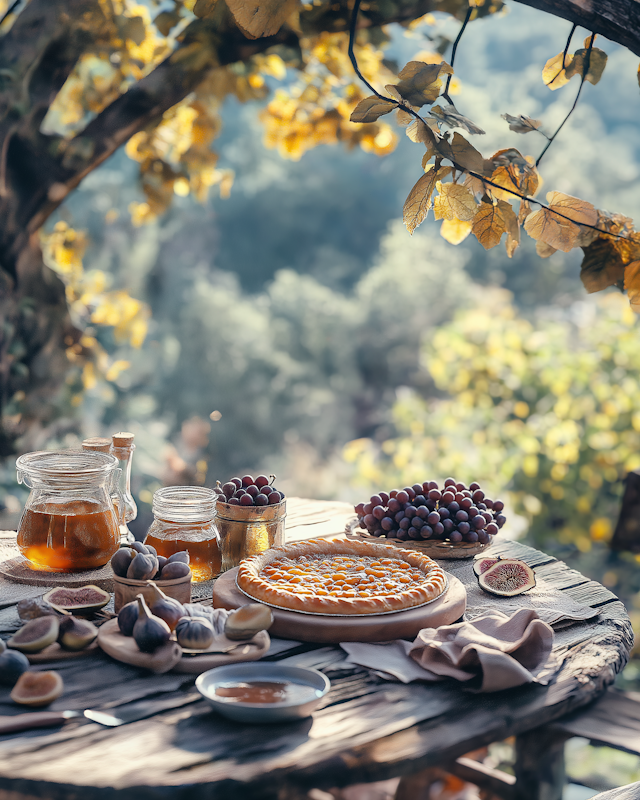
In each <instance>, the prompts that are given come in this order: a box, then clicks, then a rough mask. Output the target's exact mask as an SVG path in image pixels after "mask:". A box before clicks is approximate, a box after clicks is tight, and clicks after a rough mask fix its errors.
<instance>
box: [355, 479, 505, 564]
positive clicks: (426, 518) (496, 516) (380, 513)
mask: <svg viewBox="0 0 640 800" xmlns="http://www.w3.org/2000/svg"><path fill="white" fill-rule="evenodd" d="M354 510H355V512H356V514H357V519H354V520H352V521H350V522H349V523H348V524H347V534H348V535H349V536H350V537H355V538H358V539H364V540H371V538H372V537H375V538H378V539H381V540H382V541H384V540H385V539H386V541H387V542H388V543H389V544H394V545H396V546H397V547H404V548H407V549H414V550H420V551H421V552H422V553H425V554H426V555H428V556H430V557H431V558H471V557H472V556H475V555H477V554H478V553H481V552H482V551H483V550H485V549H486V548H487V547H489V545H490V544H491V542H492V541H493V537H494V536H495V535H496V534H497V533H498V531H499V530H500V528H502V526H503V525H504V524H505V522H506V517H505V516H504V514H503V510H504V503H503V502H502V500H492V499H491V498H489V497H487V496H486V495H485V493H484V492H483V491H482V489H481V488H480V485H479V484H478V483H470V484H469V486H468V487H467V486H465V484H464V483H462V482H460V481H456V480H455V478H447V479H446V480H445V481H444V484H443V485H442V486H441V487H440V486H438V482H437V481H434V480H430V481H424V483H414V484H413V486H405V487H404V489H392V490H391V491H389V492H378V493H377V494H374V495H372V496H371V498H370V499H369V501H368V502H367V503H358V504H357V505H356V506H355V507H354Z"/></svg>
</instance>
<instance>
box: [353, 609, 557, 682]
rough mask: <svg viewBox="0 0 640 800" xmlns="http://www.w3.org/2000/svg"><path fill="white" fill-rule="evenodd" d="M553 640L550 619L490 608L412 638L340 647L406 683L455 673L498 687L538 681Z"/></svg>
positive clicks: (456, 676)
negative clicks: (385, 642) (475, 615)
mask: <svg viewBox="0 0 640 800" xmlns="http://www.w3.org/2000/svg"><path fill="white" fill-rule="evenodd" d="M552 645H553V629H552V628H551V627H550V625H548V624H547V623H546V622H543V621H542V620H541V619H539V618H538V615H537V614H536V612H535V611H533V610H532V609H526V608H522V609H519V610H518V611H516V612H515V613H514V614H512V615H511V616H507V615H506V614H503V613H502V612H501V611H497V610H492V611H490V612H487V613H486V614H483V615H482V616H481V617H476V618H475V619H474V620H471V621H469V622H458V623H456V624H455V625H443V626H442V627H440V628H424V629H423V630H421V631H420V633H419V634H418V636H417V637H416V639H415V641H414V642H413V643H412V644H410V643H409V642H402V641H397V642H390V643H389V644H373V645H372V644H361V643H357V642H348V643H347V642H345V643H343V644H341V647H342V648H343V649H344V650H345V651H346V652H347V653H348V654H349V657H348V659H347V660H348V661H350V662H353V663H356V664H361V665H362V666H366V667H369V668H370V669H375V670H376V671H377V672H382V673H386V674H387V675H389V676H392V677H394V678H396V679H398V680H401V681H402V682H403V683H408V682H410V681H413V680H426V681H438V680H444V679H445V678H454V679H456V680H458V681H462V682H464V683H465V684H467V686H466V687H465V688H468V689H470V690H472V691H479V692H497V691H500V690H501V689H511V688H512V687H514V686H521V685H523V684H525V683H531V682H533V681H535V680H536V675H537V674H538V673H539V672H541V671H542V669H543V667H544V665H545V663H546V661H547V659H548V658H549V655H550V653H551V648H552ZM414 662H415V663H414ZM385 677H386V676H385Z"/></svg>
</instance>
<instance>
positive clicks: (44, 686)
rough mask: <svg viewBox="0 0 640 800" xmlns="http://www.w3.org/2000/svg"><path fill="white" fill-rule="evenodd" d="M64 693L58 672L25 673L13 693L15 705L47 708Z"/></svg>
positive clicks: (12, 697)
mask: <svg viewBox="0 0 640 800" xmlns="http://www.w3.org/2000/svg"><path fill="white" fill-rule="evenodd" d="M63 691H64V683H63V682H62V678H61V677H60V675H58V673H57V672H24V673H23V674H22V675H21V676H20V677H19V678H18V681H17V683H16V685H15V686H14V687H13V690H12V691H11V699H12V700H13V702H14V703H20V705H23V706H47V705H49V703H53V701H54V700H57V699H58V698H59V697H60V695H61V694H62V692H63Z"/></svg>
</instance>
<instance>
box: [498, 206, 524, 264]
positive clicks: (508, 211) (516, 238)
mask: <svg viewBox="0 0 640 800" xmlns="http://www.w3.org/2000/svg"><path fill="white" fill-rule="evenodd" d="M497 205H498V209H499V210H500V214H501V215H502V219H503V221H504V226H505V229H506V232H507V238H506V241H505V248H506V250H507V256H508V257H509V258H512V257H513V254H514V253H515V251H516V250H517V248H518V246H519V245H520V221H519V220H518V216H517V214H516V212H515V211H514V210H513V207H512V205H511V203H506V202H505V201H504V200H498V204H497Z"/></svg>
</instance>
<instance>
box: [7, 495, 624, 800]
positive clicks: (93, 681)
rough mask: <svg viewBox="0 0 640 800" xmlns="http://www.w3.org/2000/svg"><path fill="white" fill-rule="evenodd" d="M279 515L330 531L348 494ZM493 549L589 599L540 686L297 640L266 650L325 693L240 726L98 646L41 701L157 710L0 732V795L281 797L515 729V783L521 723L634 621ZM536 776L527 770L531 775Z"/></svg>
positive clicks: (169, 681) (426, 762) (566, 688)
mask: <svg viewBox="0 0 640 800" xmlns="http://www.w3.org/2000/svg"><path fill="white" fill-rule="evenodd" d="M288 512H289V516H288V519H287V538H288V540H292V539H303V538H310V537H315V536H326V535H332V534H338V533H341V532H342V531H343V530H344V525H345V522H346V521H347V519H348V518H349V517H350V516H352V512H351V509H350V507H349V506H347V505H346V504H342V503H322V502H319V501H303V500H295V499H293V500H290V501H289V508H288ZM0 544H1V542H0ZM7 545H8V546H7ZM11 545H12V543H11V541H10V540H5V547H4V551H3V550H2V548H0V558H1V557H2V553H3V552H4V557H5V558H6V557H9V556H11V555H14V551H13V550H12V547H11ZM492 551H493V552H496V553H501V554H504V555H507V554H508V555H510V556H512V557H518V558H522V559H524V560H525V561H527V562H528V563H529V564H530V565H531V566H532V567H534V568H535V571H536V573H537V575H538V576H539V577H540V578H543V579H545V580H546V581H547V582H548V583H550V584H552V585H553V586H555V587H557V588H559V589H561V590H562V591H563V592H565V593H566V594H567V595H569V596H571V597H573V598H574V599H576V600H578V601H579V602H582V603H585V604H587V605H590V606H592V607H594V608H598V609H599V610H600V614H599V616H598V617H596V618H595V619H594V620H591V621H589V622H582V623H578V624H575V625H573V626H571V627H569V628H566V629H564V630H562V631H560V632H558V633H557V635H556V640H555V642H556V643H555V646H554V652H553V654H552V656H553V658H555V659H557V660H558V663H559V664H560V666H559V668H558V671H557V673H556V675H555V677H554V679H553V681H552V682H551V683H550V684H549V685H548V686H541V685H529V686H526V687H522V688H518V689H512V690H508V691H504V692H499V693H496V694H491V695H474V694H471V693H469V692H465V691H462V690H461V688H460V685H459V684H456V683H438V684H415V683H414V684H409V685H404V684H400V683H392V682H388V681H385V680H382V679H381V678H379V677H377V676H376V675H375V674H373V673H371V672H369V671H368V670H366V669H364V668H362V667H359V666H355V665H353V664H350V663H348V662H347V661H346V660H345V653H344V652H343V651H342V650H341V649H340V648H339V647H338V646H317V645H316V646H314V645H303V646H300V647H298V648H297V649H295V650H290V651H288V652H284V653H281V654H280V655H276V656H272V657H270V658H274V659H277V660H285V661H287V662H289V663H295V664H298V665H301V666H310V667H316V668H318V669H321V670H322V671H323V672H324V673H325V674H326V675H327V676H328V677H329V678H330V679H331V683H332V688H331V691H330V693H329V694H328V695H327V697H326V698H325V701H324V704H323V705H322V706H321V707H320V709H319V710H317V711H316V712H315V713H314V715H313V717H312V718H309V719H306V720H303V721H300V722H296V723H288V724H281V725H265V726H259V725H253V726H252V725H244V724H242V725H241V724H238V723H234V722H231V721H227V720H225V719H223V718H221V717H219V716H217V715H216V714H215V713H214V712H212V711H211V709H210V707H209V706H208V705H207V704H206V703H205V702H204V701H203V700H201V699H200V697H199V695H198V694H197V693H196V692H195V690H194V687H193V677H188V676H185V675H174V674H167V675H159V676H158V675H149V674H148V673H144V672H143V671H141V670H138V669H135V668H132V667H128V666H126V665H123V664H120V663H117V662H115V661H112V660H111V659H109V658H108V657H107V656H105V655H104V654H100V653H99V654H96V655H91V656H86V657H84V658H78V659H75V660H70V661H64V662H62V661H61V662H58V663H56V664H55V665H51V666H49V667H47V668H55V669H57V670H59V671H60V673H61V674H62V676H63V678H64V681H65V686H66V691H65V694H64V695H63V697H62V698H60V700H58V701H56V703H54V704H53V706H52V708H53V709H56V710H57V709H85V708H94V709H95V708H97V709H106V708H114V707H117V706H120V705H122V704H126V703H136V702H141V701H143V702H148V701H151V702H152V703H153V704H154V706H153V708H154V709H155V710H156V713H154V715H153V716H152V717H150V718H147V719H143V720H139V721H138V722H133V723H130V724H128V725H123V726H122V727H119V728H104V727H101V726H99V725H97V724H94V723H91V722H88V721H86V720H84V719H80V720H73V721H69V722H67V723H66V724H65V725H64V726H63V727H60V728H56V729H49V730H38V731H30V732H25V733H22V734H18V735H15V734H14V735H11V736H4V737H0V797H11V798H12V800H18V798H22V797H23V796H28V797H31V798H33V797H47V798H49V799H50V800H62V799H63V798H64V799H65V800H68V799H69V798H76V797H82V798H85V799H86V798H112V797H116V796H117V798H118V800H129V798H130V800H145V799H146V798H149V800H152V799H153V800H156V798H171V800H173V799H174V798H176V799H180V800H181V799H182V798H185V799H186V798H189V800H200V798H202V799H203V800H204V799H205V798H206V800H223V799H224V800H227V798H229V800H231V798H233V800H236V799H237V798H239V797H242V800H252V799H253V798H265V799H266V798H278V800H285V798H294V797H296V796H299V793H300V792H303V791H304V790H307V789H309V788H311V787H318V788H329V787H333V786H344V785H347V784H351V783H355V782H360V781H373V780H380V779H384V778H389V777H392V776H396V775H407V774H409V773H415V772H417V771H419V770H423V769H424V768H426V767H429V766H432V765H439V766H446V765H447V764H448V763H450V762H452V760H453V759H456V758H458V757H459V756H461V755H463V754H464V753H468V752H469V751H472V750H474V749H476V748H478V747H480V746H483V745H485V744H488V743H490V742H494V741H497V740H501V739H504V738H506V737H508V736H513V735H514V734H516V735H517V734H522V735H521V736H520V737H519V740H518V741H519V743H520V750H521V751H522V750H523V748H524V750H525V752H524V755H523V757H522V758H521V759H520V767H519V769H520V771H521V777H522V778H523V779H524V780H525V781H526V779H527V771H528V770H529V771H534V770H535V756H536V752H537V744H536V737H535V736H534V735H529V736H527V735H526V732H527V731H531V730H532V729H535V728H536V727H538V726H540V725H543V724H544V723H546V722H548V721H550V720H553V719H556V718H558V717H560V716H562V715H564V714H565V713H567V712H568V711H570V710H572V709H574V708H577V707H578V706H581V705H584V704H586V703H589V702H590V701H592V700H593V699H595V698H596V697H598V696H599V695H600V694H601V693H602V692H603V691H604V689H605V688H606V687H607V686H608V685H609V684H610V683H611V682H612V681H613V680H614V678H615V676H616V674H617V673H618V672H619V671H620V669H622V667H623V666H624V664H625V663H626V660H627V657H628V654H629V650H630V647H631V643H632V631H631V625H630V622H629V618H628V616H627V613H626V611H625V609H624V607H623V605H622V603H620V602H619V601H618V600H617V598H616V597H615V595H613V594H612V593H611V592H609V591H608V590H607V589H605V588H604V587H603V586H601V585H600V584H598V583H595V582H593V581H589V580H588V579H587V578H585V577H584V576H583V575H581V574H580V573H578V572H576V571H574V570H571V569H569V567H567V566H566V565H565V564H563V563H562V562H558V561H556V560H555V559H553V558H552V557H551V556H548V555H545V554H544V553H541V552H539V551H537V550H534V549H532V548H530V547H526V546H524V545H521V544H519V543H517V542H512V541H509V540H506V539H503V540H502V541H500V540H499V539H498V541H497V542H496V543H494V545H493V546H492ZM452 564H456V565H457V567H456V569H457V572H456V574H457V575H458V576H459V577H460V576H461V575H463V576H466V577H465V578H464V579H465V580H467V582H468V584H469V585H472V584H474V583H475V578H474V577H473V575H472V574H471V563H470V562H466V564H465V565H463V564H462V563H461V562H460V561H458V562H452ZM443 566H445V568H447V566H448V565H447V564H446V563H444V564H443ZM23 588H24V587H23ZM9 591H10V587H9V586H8V585H7V584H6V583H2V582H0V609H2V608H3V606H4V609H3V610H0V634H2V635H3V636H5V637H6V635H7V634H9V633H10V632H11V631H12V630H14V629H15V628H16V627H17V624H18V621H17V614H16V611H15V605H14V604H13V603H15V599H14V600H13V601H9V600H7V598H8V597H9ZM11 591H14V589H11ZM3 598H4V600H3ZM8 695H9V692H8V690H6V689H0V714H7V715H12V714H16V713H21V712H23V711H24V709H23V708H18V707H17V706H15V705H14V704H13V703H11V701H10V700H9V696H8ZM521 755H522V752H521ZM529 755H530V758H529V757H528V756H529ZM537 780H538V777H532V778H531V781H532V783H531V786H533V785H534V784H535V783H536V781H537ZM3 790H4V791H3ZM5 792H6V793H7V794H5ZM532 792H533V790H532ZM14 793H15V794H14ZM522 796H523V797H524V796H525V795H522ZM528 796H530V797H534V796H535V795H534V794H533V793H531V794H530V795H528Z"/></svg>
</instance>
